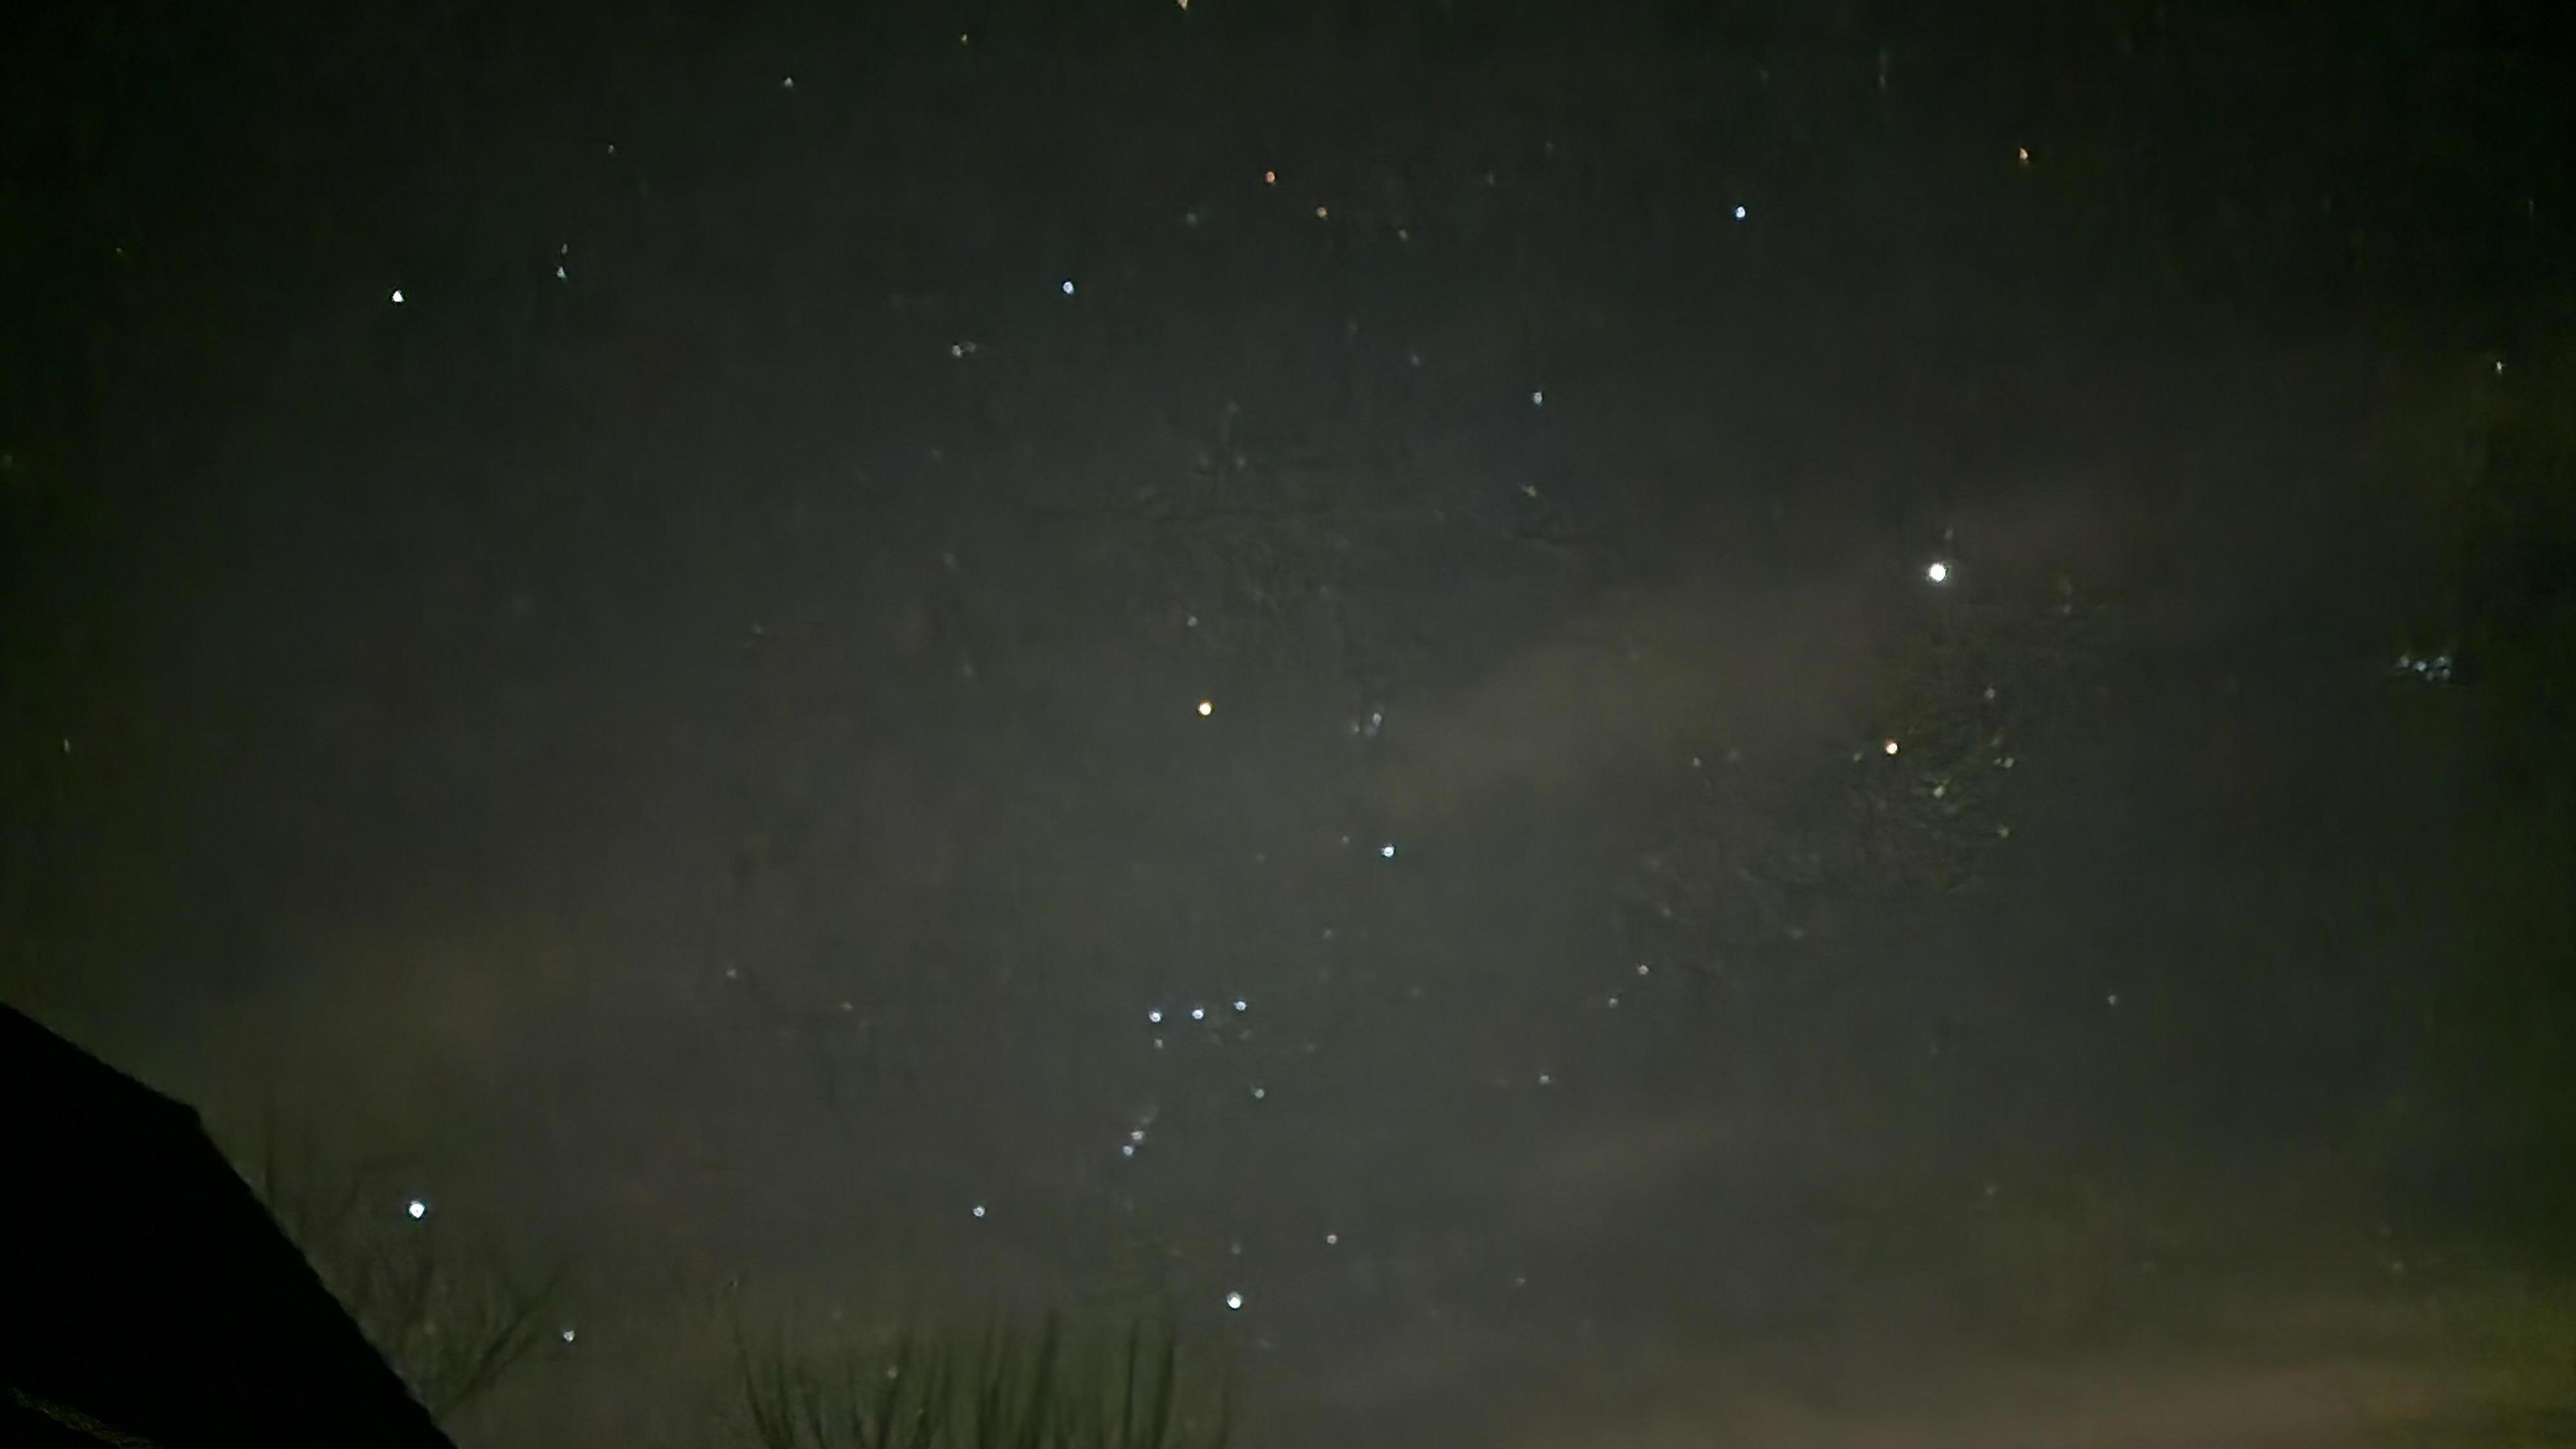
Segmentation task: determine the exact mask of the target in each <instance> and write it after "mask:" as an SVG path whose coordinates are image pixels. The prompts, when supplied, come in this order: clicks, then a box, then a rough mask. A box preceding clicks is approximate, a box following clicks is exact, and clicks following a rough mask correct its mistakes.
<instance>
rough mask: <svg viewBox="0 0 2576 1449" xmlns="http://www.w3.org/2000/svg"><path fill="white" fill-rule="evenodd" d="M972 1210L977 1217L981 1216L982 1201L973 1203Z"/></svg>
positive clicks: (982, 1211)
mask: <svg viewBox="0 0 2576 1449" xmlns="http://www.w3.org/2000/svg"><path fill="white" fill-rule="evenodd" d="M973 1212H974V1214H975V1216H977V1217H979V1218H980V1217H982V1216H983V1215H984V1205H983V1204H982V1203H980V1202H979V1203H977V1204H975V1206H974V1209H973Z"/></svg>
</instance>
